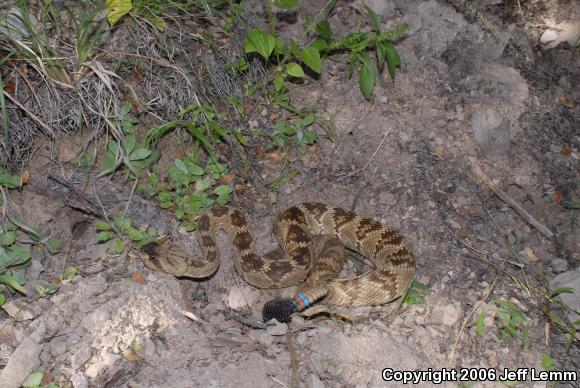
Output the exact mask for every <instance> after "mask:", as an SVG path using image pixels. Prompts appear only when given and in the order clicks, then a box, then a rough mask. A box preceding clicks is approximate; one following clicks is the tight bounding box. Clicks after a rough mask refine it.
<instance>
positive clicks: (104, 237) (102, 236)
mask: <svg viewBox="0 0 580 388" xmlns="http://www.w3.org/2000/svg"><path fill="white" fill-rule="evenodd" d="M97 238H98V240H99V241H102V242H104V241H109V240H110V239H112V238H113V232H109V231H102V232H99V233H98V234H97Z"/></svg>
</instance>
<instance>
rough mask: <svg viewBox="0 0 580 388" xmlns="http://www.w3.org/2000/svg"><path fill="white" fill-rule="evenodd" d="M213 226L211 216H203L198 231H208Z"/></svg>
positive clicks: (198, 223) (199, 221)
mask: <svg viewBox="0 0 580 388" xmlns="http://www.w3.org/2000/svg"><path fill="white" fill-rule="evenodd" d="M210 225H211V221H210V220H209V216H208V215H207V214H204V215H203V216H201V217H199V220H198V221H197V230H200V231H208V230H209V228H210Z"/></svg>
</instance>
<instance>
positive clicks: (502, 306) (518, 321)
mask: <svg viewBox="0 0 580 388" xmlns="http://www.w3.org/2000/svg"><path fill="white" fill-rule="evenodd" d="M494 302H495V303H496V304H497V306H498V309H497V311H496V313H495V317H496V319H497V321H498V324H499V337H500V338H501V339H502V340H503V339H505V338H506V336H508V335H509V336H511V337H514V338H516V339H517V340H518V341H519V342H520V343H521V344H522V345H529V340H528V327H527V324H526V317H525V315H524V313H523V312H522V311H521V310H520V309H519V308H518V307H517V306H516V305H514V304H513V303H510V302H508V301H507V300H505V299H498V300H495V301H494Z"/></svg>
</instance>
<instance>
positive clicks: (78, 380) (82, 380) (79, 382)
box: [70, 372, 89, 388]
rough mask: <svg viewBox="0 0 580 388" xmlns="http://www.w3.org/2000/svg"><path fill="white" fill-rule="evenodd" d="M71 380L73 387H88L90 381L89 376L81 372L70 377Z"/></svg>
mask: <svg viewBox="0 0 580 388" xmlns="http://www.w3.org/2000/svg"><path fill="white" fill-rule="evenodd" d="M70 382H71V383H72V385H73V387H75V388H88V387H89V383H88V382H87V378H86V377H85V375H84V374H83V373H81V372H76V373H74V374H73V375H72V376H71V377H70Z"/></svg>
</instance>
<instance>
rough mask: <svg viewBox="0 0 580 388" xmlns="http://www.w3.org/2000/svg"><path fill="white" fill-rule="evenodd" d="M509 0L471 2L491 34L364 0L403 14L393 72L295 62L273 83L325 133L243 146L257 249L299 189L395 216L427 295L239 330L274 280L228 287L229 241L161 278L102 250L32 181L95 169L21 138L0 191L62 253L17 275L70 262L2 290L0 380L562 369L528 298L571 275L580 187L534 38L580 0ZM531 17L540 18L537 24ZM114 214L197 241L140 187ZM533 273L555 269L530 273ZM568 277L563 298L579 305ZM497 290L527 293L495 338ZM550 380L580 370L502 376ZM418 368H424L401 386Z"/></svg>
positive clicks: (352, 376) (279, 382) (368, 378)
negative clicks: (199, 268)
mask: <svg viewBox="0 0 580 388" xmlns="http://www.w3.org/2000/svg"><path fill="white" fill-rule="evenodd" d="M358 3H359V2H344V1H339V2H338V3H337V6H336V8H335V10H334V12H333V13H332V16H331V18H330V20H329V21H330V23H331V25H332V28H333V31H334V33H335V34H336V35H339V36H340V35H342V34H345V33H347V32H348V31H352V30H353V29H355V28H356V27H357V25H359V24H360V23H366V19H365V18H364V17H363V16H361V14H360V12H359V11H358V7H359V6H360V4H358ZM511 3H515V2H510V1H503V2H502V1H478V2H475V4H477V5H478V6H479V7H480V10H482V12H483V13H484V15H485V16H486V18H487V19H486V20H487V22H488V23H491V24H492V25H493V26H496V27H497V28H498V30H497V31H496V35H497V36H494V34H493V33H491V32H490V28H489V27H488V26H486V25H485V23H482V22H481V20H479V19H478V18H477V17H475V16H473V15H471V14H469V12H467V11H465V9H464V8H463V7H462V2H461V1H457V2H445V1H434V0H430V1H416V0H411V1H409V0H407V1H402V0H392V1H385V2H382V1H373V2H367V4H368V5H369V6H371V8H373V6H374V9H375V10H376V11H377V13H379V14H381V15H382V17H383V21H384V22H385V23H386V26H387V28H392V27H394V26H395V25H397V24H398V23H401V22H406V23H408V24H409V25H410V29H409V31H408V32H407V33H406V35H405V36H404V38H403V39H401V40H400V41H398V42H397V49H398V50H399V53H400V56H401V58H402V62H403V63H402V66H401V68H400V70H399V71H398V73H397V77H396V80H395V81H394V82H393V81H392V80H391V79H390V77H389V75H388V72H384V74H382V75H381V77H380V79H379V80H378V82H377V85H376V87H375V91H374V95H373V98H372V100H371V101H370V102H367V101H365V100H364V98H363V97H362V95H361V93H360V91H359V88H358V85H357V76H356V74H355V76H353V78H352V79H349V78H348V74H347V70H346V64H345V63H343V61H344V60H345V58H333V59H332V60H327V61H325V63H324V69H323V72H322V75H321V77H320V79H318V80H315V79H312V78H306V79H305V80H304V82H303V83H301V84H295V85H293V86H292V87H291V94H292V98H293V101H294V102H295V103H297V104H298V105H299V106H301V107H304V108H315V109H316V110H317V111H321V112H326V113H327V114H328V115H330V116H331V117H332V119H333V122H334V125H335V136H334V139H333V140H332V141H331V140H323V139H321V140H319V142H318V143H317V144H316V145H315V146H313V147H309V148H308V149H307V152H306V153H305V154H304V155H301V154H299V153H298V152H296V151H295V150H291V149H289V150H287V152H285V153H282V155H283V159H282V160H281V161H279V162H278V161H275V160H274V161H272V160H265V159H264V158H262V157H260V155H259V154H256V153H253V152H252V151H250V152H249V155H250V156H249V159H248V161H247V162H248V163H249V164H250V166H251V168H252V170H253V171H254V172H255V178H254V179H253V180H251V181H250V184H251V185H253V187H255V189H254V190H240V191H238V192H236V193H235V196H234V197H233V198H234V200H233V205H235V206H238V207H240V208H241V209H243V210H244V211H245V213H246V214H247V215H248V219H249V221H250V222H251V224H252V225H253V226H254V231H255V232H254V234H255V236H256V238H257V241H258V248H259V249H260V251H261V252H265V251H267V250H270V249H271V248H273V247H274V246H275V238H274V236H273V234H272V227H273V225H272V223H273V221H274V220H275V217H276V215H278V214H280V213H281V212H282V211H283V210H284V209H285V208H287V207H288V206H290V205H292V204H295V203H299V202H302V201H320V202H325V203H329V204H332V205H336V206H339V207H342V208H345V209H350V210H354V211H356V212H357V213H359V214H361V215H365V216H370V217H374V218H375V219H377V220H379V221H381V222H382V223H385V224H387V225H390V226H392V227H394V228H396V229H399V230H400V231H401V232H402V234H404V235H405V236H406V238H407V240H408V241H409V243H410V244H411V246H412V249H413V252H414V254H415V256H416V258H417V270H416V280H418V281H419V282H421V283H423V284H425V285H427V286H428V287H429V289H428V291H427V293H426V295H425V300H426V303H425V304H418V305H410V306H403V307H402V308H401V309H400V310H397V307H398V305H397V303H392V304H390V305H387V306H373V307H365V308H357V309H353V310H352V311H351V312H352V313H353V315H354V319H353V320H352V321H343V320H340V319H334V318H328V317H317V318H314V319H311V320H304V319H302V318H296V319H295V320H293V321H292V322H291V323H290V324H289V325H286V324H278V325H275V326H269V327H268V328H266V329H260V328H251V327H249V326H247V325H245V324H243V323H241V322H240V321H239V320H237V319H235V318H234V317H232V314H231V310H232V309H233V310H236V311H238V312H240V314H242V315H244V316H246V317H249V318H250V319H254V320H256V321H258V320H260V314H261V307H262V305H263V304H264V303H265V302H266V301H268V300H269V299H271V297H272V296H273V295H280V294H284V295H289V294H291V293H292V290H283V291H281V292H280V293H278V292H266V291H262V290H256V289H253V288H252V287H250V286H248V285H246V284H245V283H244V282H243V281H242V280H241V279H240V277H239V275H238V274H237V273H236V271H235V269H234V268H233V266H232V265H231V263H230V260H229V259H228V258H229V257H230V253H231V252H230V250H229V249H228V246H227V243H226V242H225V241H224V243H222V244H221V254H222V258H223V259H224V260H223V261H222V266H221V268H220V270H219V272H218V273H217V274H216V275H215V276H214V277H212V278H211V279H209V280H207V281H204V282H195V281H191V280H186V279H176V278H174V277H172V276H170V275H167V274H163V273H159V272H155V271H151V270H149V269H147V268H146V267H144V265H143V264H142V262H141V261H140V260H138V259H137V258H135V257H132V256H126V255H124V256H119V255H115V254H114V253H113V252H112V249H111V247H110V245H108V244H100V243H98V241H97V236H96V233H95V232H94V227H93V226H92V223H93V222H94V218H91V217H89V216H87V215H86V214H85V213H83V212H80V211H75V210H72V209H70V208H69V207H67V206H66V204H65V203H64V202H63V193H66V189H65V188H64V187H62V186H61V185H59V184H58V183H56V182H54V181H50V180H49V179H47V176H48V175H49V174H54V175H59V174H62V173H64V174H66V176H67V178H68V179H69V180H70V181H73V182H76V183H78V186H79V187H80V186H82V185H83V183H84V182H88V181H90V180H91V179H92V178H91V177H92V176H91V175H88V174H87V172H85V171H80V170H78V169H76V170H73V169H72V168H69V167H67V166H65V165H60V166H55V165H54V164H53V163H47V160H46V158H42V156H38V157H36V158H35V159H34V160H32V161H31V163H30V165H29V166H28V167H27V170H28V171H30V175H31V178H30V182H29V184H28V185H27V186H25V187H24V188H23V189H22V190H21V191H20V192H18V193H17V194H12V196H11V200H12V208H13V211H15V212H17V213H18V214H20V215H21V216H22V219H23V220H29V221H30V222H34V223H35V224H37V225H41V226H45V227H48V228H49V229H50V230H51V231H52V233H53V235H55V236H57V237H58V238H59V239H60V240H61V241H64V242H66V244H65V245H67V251H66V252H65V253H62V254H60V255H55V256H49V257H44V256H43V255H42V254H41V253H38V254H36V255H35V257H34V260H33V261H34V262H33V264H32V265H31V267H30V268H29V269H28V270H27V274H26V277H27V279H33V280H32V281H31V283H33V282H34V279H49V280H50V279H52V278H53V277H55V276H58V275H59V274H60V273H61V272H62V270H63V269H64V268H65V267H67V266H71V265H74V266H76V267H78V268H80V269H81V270H82V273H81V276H78V277H76V278H74V279H72V280H68V281H64V282H63V284H62V285H61V287H60V289H59V290H58V292H56V293H55V294H53V295H51V296H50V297H47V298H41V299H36V300H34V299H32V298H17V297H12V298H9V301H8V302H7V304H6V305H5V306H3V307H4V310H0V317H2V321H1V323H0V368H2V367H3V369H1V370H0V380H1V381H3V382H2V383H0V385H1V386H3V387H17V386H19V385H20V384H21V382H22V381H23V379H24V378H25V377H26V376H28V375H29V374H30V373H31V372H32V371H43V372H44V373H45V377H46V376H48V377H47V381H50V379H53V380H54V381H60V382H61V383H62V382H65V381H70V382H71V383H72V385H73V386H74V387H75V388H82V387H285V386H291V385H292V374H293V373H296V374H297V378H298V386H300V387H309V388H319V387H356V388H359V387H382V386H395V385H399V384H400V383H398V382H395V381H384V380H383V374H382V371H383V369H385V368H391V369H392V370H394V371H413V370H417V371H428V370H429V369H431V370H432V371H441V370H442V369H443V368H447V369H448V370H450V369H452V368H481V369H480V372H478V373H479V378H477V379H471V380H467V381H459V377H460V375H458V376H457V379H451V381H446V382H443V384H442V386H444V387H447V386H449V387H457V386H461V387H496V386H500V387H501V386H505V385H507V386H513V385H508V383H506V384H503V383H501V382H499V381H486V380H487V379H486V378H485V377H481V376H482V374H481V373H485V372H481V371H484V370H492V371H496V372H497V373H498V375H500V374H502V373H503V370H504V368H509V369H510V370H514V371H515V370H517V369H518V368H535V370H536V371H540V370H544V369H546V366H545V365H544V364H542V359H543V356H544V355H550V356H551V358H552V359H553V361H554V364H555V367H554V368H555V369H554V370H556V371H577V370H578V361H579V360H580V357H579V355H580V352H579V348H578V341H575V342H574V343H573V344H572V345H571V346H570V347H567V345H566V341H567V339H568V334H567V333H565V332H563V331H562V330H560V329H559V328H558V327H557V326H556V325H554V324H552V323H551V322H550V321H549V320H548V319H547V318H546V315H545V314H544V313H543V312H542V311H541V309H540V308H539V306H540V303H539V301H538V298H537V296H538V295H540V296H541V295H545V294H546V293H547V291H545V290H544V287H545V286H546V284H551V287H552V288H555V287H556V285H557V286H563V285H571V284H579V282H580V270H579V268H580V267H579V263H580V237H579V236H580V233H579V232H578V221H577V216H578V212H577V210H573V209H572V208H571V207H569V206H568V204H570V203H572V202H573V201H578V199H580V191H579V183H580V179H579V172H580V131H579V128H580V126H579V118H580V116H579V112H580V107H579V104H578V102H580V89H579V88H578V87H577V85H578V79H579V76H580V72H579V69H580V67H579V65H580V61H579V58H580V56H579V55H578V53H577V52H574V49H573V47H572V46H571V45H570V44H569V43H567V42H563V43H560V44H559V45H558V46H557V47H549V46H550V43H551V42H553V41H554V40H550V41H548V38H547V37H546V36H545V35H544V34H545V31H547V30H549V28H548V27H546V26H549V25H550V24H549V23H548V22H547V20H549V21H550V23H554V24H553V25H556V24H558V23H564V22H570V23H572V22H574V21H577V20H580V18H579V16H580V13H579V11H580V8H579V7H578V4H574V2H566V1H552V2H534V1H527V2H524V1H522V2H521V3H522V4H520V6H521V5H523V7H524V8H523V9H521V10H518V8H517V5H516V4H511ZM517 3H518V4H519V3H520V2H517ZM538 3H544V4H543V6H541V5H539V4H538ZM322 5H323V4H322V3H321V2H315V1H313V2H307V3H306V4H304V5H302V6H301V9H300V11H299V15H298V17H297V18H295V20H291V21H288V22H281V24H280V30H281V33H282V35H283V36H292V35H295V34H299V33H300V32H301V31H302V29H303V28H304V17H303V16H301V15H302V14H303V13H312V12H316V11H317V10H318V9H319V8H320V7H321V6H322ZM508 11H509V12H508ZM526 20H527V22H524V21H526ZM531 21H534V23H535V24H534V23H532V22H531ZM542 21H544V22H545V23H547V24H545V25H544V27H539V26H540V24H541V22H542ZM553 31H556V32H554V34H556V35H558V31H561V30H557V29H553ZM276 115H281V112H280V110H279V109H277V108H275V107H273V106H259V107H255V109H253V110H252V111H251V115H250V116H248V118H247V119H248V122H250V121H251V122H252V123H254V124H255V123H256V122H257V123H258V126H259V127H261V128H263V129H264V130H268V129H269V128H270V129H271V127H268V125H271V122H270V121H269V118H270V117H273V116H276ZM243 124H244V125H247V126H251V125H252V124H250V123H243ZM162 152H163V150H162ZM167 152H168V153H169V152H171V151H167ZM40 155H42V151H40ZM293 168H295V169H298V170H299V174H298V175H297V176H295V177H294V178H293V179H291V180H290V181H289V182H288V183H287V184H286V185H284V186H282V188H281V189H280V191H279V192H278V193H277V198H276V202H275V203H274V204H272V203H271V200H270V197H269V196H268V190H267V189H264V184H265V182H270V181H272V180H273V179H275V178H276V177H278V176H280V175H281V174H286V173H288V171H289V170H290V169H293ZM478 169H480V170H478ZM477 171H483V173H484V174H485V176H487V177H488V178H489V179H490V181H491V185H490V182H487V183H486V182H485V178H483V179H482V177H481V175H479V176H478V175H477ZM93 176H94V174H93ZM105 181H106V179H101V180H100V181H98V182H97V185H100V187H103V189H102V190H105V188H104V187H106V190H107V191H108V192H112V193H113V194H111V196H112V197H111V198H110V199H108V200H107V201H108V202H107V203H108V204H112V205H111V208H114V207H115V206H117V207H118V208H120V209H123V208H124V207H125V204H126V201H127V200H128V199H129V197H130V191H131V187H127V184H126V181H125V180H124V176H116V177H115V178H114V179H113V180H111V181H107V182H105ZM491 186H493V187H495V188H496V189H497V190H498V191H499V190H501V191H502V192H503V193H505V195H507V196H509V198H511V199H512V200H513V202H515V203H516V204H518V205H519V206H521V208H523V209H524V210H525V211H527V212H528V213H529V214H530V215H531V216H532V217H533V218H534V219H535V220H537V221H538V223H539V224H541V225H543V226H545V227H546V228H547V229H548V230H549V232H550V233H553V234H554V236H555V239H556V240H557V241H558V244H557V245H555V244H554V243H553V242H552V239H550V238H548V237H547V236H546V233H541V232H540V231H539V230H538V228H537V227H535V226H533V225H531V224H530V223H529V222H526V220H524V219H523V218H522V215H521V214H519V213H518V212H517V211H516V210H514V206H512V205H510V204H509V203H507V202H506V200H505V199H501V198H500V197H498V195H496V194H495V193H494V191H492V187H491ZM129 215H130V216H131V217H132V218H133V220H134V222H135V223H137V224H140V223H142V224H145V223H148V224H154V226H155V227H156V228H157V229H158V230H160V231H161V232H165V233H167V234H169V235H170V236H171V237H172V238H173V240H175V241H179V243H180V244H183V245H184V246H186V247H188V248H190V249H191V250H192V251H193V252H195V253H198V248H197V246H196V243H195V242H194V241H195V238H194V235H193V234H191V233H185V232H182V231H181V229H180V228H176V222H175V220H174V219H173V218H172V214H171V212H170V211H166V210H162V209H159V208H158V207H157V205H156V203H155V201H151V200H147V199H144V198H142V197H141V196H140V195H139V194H138V193H136V194H134V195H133V196H132V197H131V202H130V208H129ZM79 225H80V227H79ZM508 235H512V236H513V237H515V240H513V237H512V240H510V241H508ZM349 271H350V272H352V268H347V269H345V272H349ZM540 274H542V276H545V278H546V279H554V278H556V277H557V278H558V279H559V281H555V282H554V281H553V282H552V283H550V280H547V281H546V282H547V283H545V284H543V283H542V282H541V279H542V276H540ZM139 275H142V276H139ZM514 277H517V279H523V282H524V284H521V285H519V284H517V283H516V282H515V281H514ZM574 282H575V283H574ZM577 295H578V294H576V295H573V296H572V297H571V298H569V299H567V303H568V304H569V305H571V306H575V308H576V309H579V308H580V298H579V297H578V296H577ZM497 300H505V301H509V302H510V303H512V304H513V305H515V306H517V308H518V309H519V310H520V311H521V312H523V314H524V316H525V323H523V324H522V326H520V327H519V329H518V330H524V328H525V330H526V331H527V339H526V340H524V341H523V343H522V342H520V341H518V340H517V339H516V338H514V337H513V336H509V335H507V336H506V337H505V338H500V327H499V325H500V323H499V321H498V319H497V313H498V310H499V309H500V307H498V304H497V303H495V301H497ZM540 302H541V304H545V303H546V300H545V298H544V299H543V300H540ZM7 305H9V306H12V307H13V310H12V312H9V311H8V309H7V308H6V306H7ZM14 310H17V313H15V312H14ZM183 311H189V312H191V313H193V314H194V316H195V317H197V318H198V320H192V319H189V318H187V317H185V316H184V315H183V314H182V312H183ZM481 314H483V316H481ZM480 317H481V320H480ZM571 319H578V318H577V317H576V318H573V317H572V318H571ZM478 321H480V323H482V325H483V326H482V327H479V328H478ZM293 358H295V359H294V360H293ZM474 371H475V369H473V371H472V373H475V372H474ZM492 373H493V372H492ZM477 380H479V381H477ZM552 384H555V385H556V386H560V385H561V386H580V385H579V383H578V381H577V380H576V381H572V382H565V383H564V382H555V383H551V382H546V381H532V380H531V379H530V376H529V375H528V378H527V380H526V381H521V382H519V383H518V384H517V385H516V386H518V387H546V386H552ZM431 385H433V377H432V378H431V379H430V380H429V379H427V380H424V381H422V382H420V384H419V386H431Z"/></svg>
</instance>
